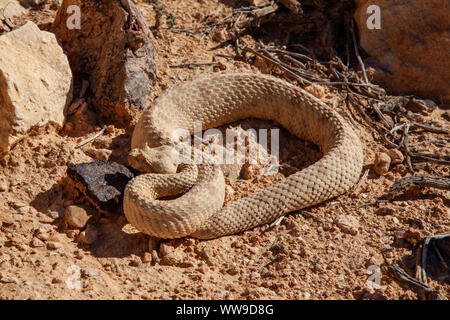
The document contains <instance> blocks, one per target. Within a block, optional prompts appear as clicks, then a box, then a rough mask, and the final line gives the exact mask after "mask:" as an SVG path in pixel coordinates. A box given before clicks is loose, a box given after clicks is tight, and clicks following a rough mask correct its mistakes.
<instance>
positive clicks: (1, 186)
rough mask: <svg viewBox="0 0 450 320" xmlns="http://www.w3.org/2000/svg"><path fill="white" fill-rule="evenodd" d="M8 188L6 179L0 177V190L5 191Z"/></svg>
mask: <svg viewBox="0 0 450 320" xmlns="http://www.w3.org/2000/svg"><path fill="white" fill-rule="evenodd" d="M8 189H9V183H8V181H6V180H3V179H0V192H7V191H8Z"/></svg>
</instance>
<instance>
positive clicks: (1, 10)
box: [0, 0, 27, 20]
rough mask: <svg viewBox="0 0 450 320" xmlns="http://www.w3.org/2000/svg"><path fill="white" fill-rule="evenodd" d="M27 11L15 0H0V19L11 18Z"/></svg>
mask: <svg viewBox="0 0 450 320" xmlns="http://www.w3.org/2000/svg"><path fill="white" fill-rule="evenodd" d="M25 13H27V10H26V9H25V8H24V7H22V6H21V5H20V3H19V1H17V0H0V20H5V19H12V18H15V17H19V16H21V15H24V14H25Z"/></svg>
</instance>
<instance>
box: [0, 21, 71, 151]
mask: <svg viewBox="0 0 450 320" xmlns="http://www.w3.org/2000/svg"><path fill="white" fill-rule="evenodd" d="M24 61H26V65H27V68H24ZM70 100H72V72H71V70H70V66H69V62H68V60H67V57H66V56H65V55H64V52H63V50H62V48H61V47H60V46H59V44H58V41H57V40H56V37H55V35H54V34H52V33H49V32H45V31H40V30H39V28H38V27H37V26H36V25H35V24H34V23H32V22H27V23H26V24H25V25H24V26H22V27H20V28H19V29H16V30H14V31H12V32H9V33H6V34H4V35H2V36H0V105H1V106H2V113H1V114H0V154H2V153H6V152H8V150H9V149H10V148H11V147H12V146H13V145H14V144H15V143H16V142H18V141H19V140H20V139H21V138H22V137H23V136H24V135H25V134H26V133H27V132H28V131H29V130H30V129H31V128H33V127H35V126H42V125H45V124H47V123H54V124H56V125H57V126H58V127H62V126H63V124H64V112H65V109H66V107H67V105H68V103H69V102H70Z"/></svg>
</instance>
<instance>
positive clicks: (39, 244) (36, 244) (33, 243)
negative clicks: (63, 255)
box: [31, 238, 45, 248]
mask: <svg viewBox="0 0 450 320" xmlns="http://www.w3.org/2000/svg"><path fill="white" fill-rule="evenodd" d="M31 246H32V247H34V248H39V247H45V244H44V243H43V242H42V241H41V240H39V239H36V238H33V240H32V241H31Z"/></svg>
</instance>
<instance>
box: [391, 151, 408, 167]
mask: <svg viewBox="0 0 450 320" xmlns="http://www.w3.org/2000/svg"><path fill="white" fill-rule="evenodd" d="M388 153H389V157H390V158H391V163H393V164H397V163H402V162H403V160H404V159H405V158H404V156H403V153H402V152H401V151H400V150H398V149H390V150H389V152H388Z"/></svg>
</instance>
